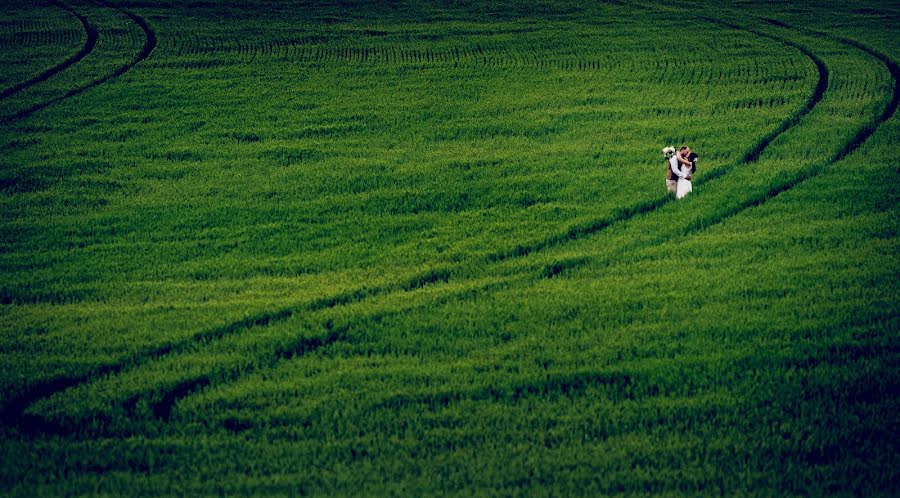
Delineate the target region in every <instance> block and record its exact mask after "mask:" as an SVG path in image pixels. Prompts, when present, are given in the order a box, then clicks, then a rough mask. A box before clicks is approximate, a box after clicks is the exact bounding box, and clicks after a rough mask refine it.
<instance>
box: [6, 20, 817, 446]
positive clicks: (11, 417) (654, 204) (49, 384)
mask: <svg viewBox="0 0 900 498" xmlns="http://www.w3.org/2000/svg"><path fill="white" fill-rule="evenodd" d="M129 17H130V16H129ZM135 17H136V16H135ZM133 19H134V18H133ZM717 22H718V23H720V24H723V23H724V21H717ZM144 26H146V23H144V24H143V26H142V27H144ZM737 29H743V28H737ZM146 30H147V31H149V27H148V26H147V27H146ZM745 31H748V32H751V33H754V34H759V35H760V36H764V37H766V38H769V39H773V40H776V41H779V42H781V43H783V44H785V45H787V46H789V47H792V48H796V49H798V50H800V48H799V45H798V44H795V43H794V42H791V41H789V40H787V39H783V38H780V37H776V36H774V35H769V34H764V33H760V32H758V31H755V30H749V29H748V30H745ZM150 32H151V33H152V31H150ZM152 40H153V41H152V43H151V38H150V36H149V35H148V42H147V44H145V50H144V51H142V54H144V53H145V52H146V55H145V56H144V57H140V56H139V57H138V58H136V62H134V63H133V64H131V65H130V66H128V69H130V67H133V65H134V64H136V63H137V62H139V61H140V60H143V59H144V58H146V56H149V53H150V52H151V51H152V48H153V46H155V41H156V39H155V36H154V37H153V38H152ZM148 46H149V47H150V48H149V49H147V47H148ZM800 51H801V53H803V54H804V55H806V56H807V57H809V58H810V59H811V60H812V61H813V63H814V64H815V65H816V67H817V68H818V71H819V81H818V82H817V85H816V89H815V90H814V92H813V94H812V96H811V97H810V99H809V100H808V101H807V102H806V103H805V104H804V106H803V107H801V108H800V109H799V110H798V111H796V112H795V113H794V114H793V115H792V116H791V117H789V118H788V120H786V121H785V122H784V123H782V125H781V126H780V127H779V128H778V129H777V130H776V131H775V132H773V133H770V134H769V135H767V137H765V138H764V139H763V140H761V141H760V142H759V143H758V144H757V145H756V146H755V147H754V149H753V150H751V151H750V152H748V153H747V154H745V156H744V161H750V162H752V161H755V160H756V158H758V157H759V154H761V152H762V151H763V150H764V149H765V148H766V147H767V146H768V145H769V144H771V142H772V141H774V140H775V138H777V137H778V136H779V135H781V134H783V133H785V132H786V131H788V130H789V129H791V128H793V127H794V126H796V125H797V124H798V122H799V121H800V118H801V117H802V116H805V115H806V114H808V113H809V112H811V111H812V109H813V108H814V107H815V105H816V104H818V103H819V102H820V101H821V99H822V98H823V96H824V89H825V88H827V80H828V70H827V68H826V67H825V65H824V63H822V61H821V60H820V59H818V57H815V56H814V55H813V54H812V53H811V52H809V51H808V50H806V49H805V48H804V49H803V50H800ZM138 59H140V60H138ZM120 71H121V73H124V72H125V71H127V69H125V70H120ZM107 79H111V77H109V78H107ZM97 84H99V83H97ZM93 86H96V85H93ZM79 93H80V92H79ZM760 144H761V145H760ZM757 149H758V150H757ZM754 151H756V152H754ZM738 164H741V162H739V163H738ZM743 164H746V163H743ZM734 166H736V165H733V166H732V167H729V168H727V169H728V171H731V170H732V169H733V167H734ZM725 173H726V172H723V173H721V174H719V175H717V177H721V176H724V174H725ZM717 177H714V178H717ZM707 181H709V180H707ZM670 201H671V198H670V197H668V196H667V197H663V198H659V199H655V200H651V201H647V202H644V203H641V204H638V205H636V206H631V207H628V208H624V209H622V210H620V211H618V212H617V213H615V214H614V215H613V216H611V217H609V218H604V219H602V220H597V221H594V222H591V223H590V224H587V225H582V226H580V227H575V228H572V229H570V230H569V231H567V232H566V233H564V234H561V235H558V236H555V237H552V238H549V239H546V240H545V241H541V242H539V243H536V244H532V245H529V246H518V247H516V248H514V249H512V250H511V251H504V252H500V253H494V254H491V255H489V256H488V257H487V262H489V263H494V262H499V261H504V260H507V259H510V258H514V257H521V256H526V255H528V254H531V253H534V252H537V251H540V250H543V249H546V248H549V247H552V246H558V245H562V244H564V243H566V242H569V241H573V240H576V239H579V238H583V237H586V236H591V235H593V234H596V233H598V232H600V231H602V230H603V229H605V228H608V227H609V226H612V225H613V224H615V223H618V222H623V221H627V220H629V219H631V218H634V217H635V216H638V215H641V214H645V213H649V212H652V211H654V210H656V209H658V208H660V207H662V206H663V205H665V204H667V203H668V202H670ZM584 262H586V260H585V261H579V262H578V263H577V264H575V263H571V262H567V263H563V264H562V266H560V267H559V268H548V269H545V270H544V272H543V276H547V277H553V276H555V275H557V274H559V273H561V272H563V271H567V270H569V269H571V268H574V267H575V266H578V265H580V264H583V263H584ZM450 275H451V270H450V269H446V268H445V269H438V270H430V271H428V272H425V273H424V274H423V275H421V276H419V277H416V278H414V279H413V280H412V281H411V282H407V283H406V284H401V285H399V286H398V285H387V286H384V287H380V288H375V289H366V288H362V289H359V290H357V291H353V292H350V293H346V294H341V295H338V296H335V297H332V298H325V299H322V300H319V301H316V302H314V303H312V304H309V305H307V306H303V307H300V308H297V307H290V308H285V309H281V310H277V311H273V312H264V313H262V314H260V315H256V316H253V317H250V318H245V319H243V320H239V321H236V322H233V323H231V324H229V325H226V326H223V327H217V328H214V329H210V330H206V331H202V332H199V333H197V334H195V335H194V336H191V337H189V338H188V339H186V340H184V341H181V342H178V343H170V344H166V345H163V346H160V347H157V348H153V349H151V350H147V351H142V352H138V353H136V354H134V355H131V356H129V357H128V358H127V359H125V360H123V361H120V362H117V363H112V364H106V365H102V366H98V367H96V368H93V369H91V370H89V371H88V372H86V373H84V374H82V375H79V376H72V377H62V378H56V379H51V380H48V381H46V382H44V383H40V384H36V385H34V386H33V387H31V388H27V389H26V390H25V391H24V392H23V393H22V394H20V395H19V396H17V397H15V398H14V399H12V400H9V401H8V402H7V403H6V406H5V407H4V409H3V410H2V412H0V424H2V425H4V426H6V427H15V426H18V427H20V429H24V430H25V431H28V428H27V427H22V426H23V425H25V424H27V425H28V426H31V428H33V429H37V428H39V427H41V426H42V424H43V423H42V422H41V421H39V420H36V419H35V417H34V416H26V415H25V411H26V410H27V409H28V407H29V406H31V405H32V404H34V403H35V402H37V401H39V400H41V399H44V398H47V397H50V396H52V395H54V394H56V393H59V392H62V391H65V390H68V389H70V388H72V387H75V386H77V385H80V384H84V383H87V382H90V381H92V380H95V379H97V378H99V377H105V376H111V375H118V374H120V373H123V372H125V371H126V370H130V369H133V368H138V367H139V366H140V365H141V364H142V363H144V362H147V361H152V360H155V359H159V358H161V357H164V356H167V355H171V354H175V353H178V352H182V351H186V350H187V349H188V348H190V347H193V346H195V345H196V344H197V343H210V342H212V341H215V340H218V339H221V338H223V337H225V336H228V335H233V334H237V333H241V332H246V331H247V330H250V329H252V328H255V327H264V326H268V325H270V324H272V323H276V322H280V321H284V320H286V319H288V318H290V317H292V316H294V315H295V314H296V313H298V312H310V311H317V310H320V309H324V308H326V307H334V306H339V305H344V304H349V303H354V302H359V301H362V300H365V299H368V298H371V297H375V296H379V295H384V294H388V293H393V292H410V291H414V290H416V289H419V288H422V287H424V286H426V285H431V284H435V283H439V282H444V283H446V282H448V281H449V279H450ZM207 382H208V379H205V378H202V377H201V378H198V379H195V380H194V381H193V382H191V383H188V384H187V385H184V386H182V385H179V386H176V387H175V388H173V392H175V391H177V392H176V393H175V394H174V395H173V394H172V393H162V399H163V400H164V402H163V404H162V405H161V406H162V407H161V408H159V409H154V411H158V412H159V413H160V414H161V415H165V414H166V413H167V412H170V411H171V406H173V405H174V403H175V402H177V400H178V399H181V398H182V397H184V396H187V395H189V394H190V393H192V392H195V391H196V390H197V389H200V388H202V387H203V386H204V385H206V383H207ZM166 405H169V408H166Z"/></svg>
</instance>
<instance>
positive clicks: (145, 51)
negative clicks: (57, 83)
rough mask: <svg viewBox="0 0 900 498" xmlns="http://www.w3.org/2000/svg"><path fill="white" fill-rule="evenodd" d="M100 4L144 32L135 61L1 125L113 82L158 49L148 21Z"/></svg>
mask: <svg viewBox="0 0 900 498" xmlns="http://www.w3.org/2000/svg"><path fill="white" fill-rule="evenodd" d="M98 2H99V3H100V4H101V5H103V6H105V7H107V8H110V9H113V10H117V11H119V12H121V13H122V14H124V15H125V16H126V17H128V18H129V19H130V20H131V21H132V22H134V23H135V24H137V25H138V26H139V27H140V28H141V30H142V31H143V32H144V46H143V47H142V48H141V51H140V52H138V54H137V55H136V56H135V57H134V59H132V60H131V62H129V63H127V64H125V65H123V66H121V67H119V68H118V69H116V70H115V71H113V72H111V73H109V74H107V75H106V76H104V77H102V78H99V79H96V80H93V81H91V82H89V83H87V84H85V85H83V86H80V87H78V88H74V89H72V90H69V91H68V92H66V93H65V94H63V95H60V96H59V97H55V98H53V99H50V100H48V101H46V102H43V103H40V104H36V105H33V106H31V107H29V108H27V109H23V110H21V111H19V112H17V113H15V114H12V115H10V116H6V117H3V118H0V124H9V123H12V122H15V121H19V120H21V119H24V118H27V117H28V116H31V115H32V114H34V113H36V112H38V111H41V110H43V109H46V108H48V107H50V106H52V105H55V104H58V103H60V102H63V101H64V100H68V99H70V98H72V97H75V96H77V95H81V94H82V93H84V92H86V91H88V90H90V89H92V88H95V87H98V86H100V85H102V84H104V83H106V82H108V81H110V80H113V79H115V78H118V77H119V76H122V75H123V74H125V73H127V72H128V71H130V70H131V69H132V68H133V67H134V66H136V65H138V64H139V63H140V62H141V61H143V60H144V59H146V58H148V57H150V54H152V53H153V49H155V48H156V45H157V37H156V32H154V31H153V28H151V27H150V25H149V24H148V23H147V21H146V20H145V19H144V18H143V17H141V16H139V15H137V14H135V13H133V12H131V11H128V10H124V9H121V8H119V7H115V6H113V5H110V4H109V3H108V2H106V0H98Z"/></svg>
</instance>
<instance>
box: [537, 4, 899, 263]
mask: <svg viewBox="0 0 900 498" xmlns="http://www.w3.org/2000/svg"><path fill="white" fill-rule="evenodd" d="M760 19H761V20H763V21H765V22H768V23H770V24H773V25H776V26H779V27H783V28H787V29H792V30H795V31H806V32H808V33H810V34H812V35H814V36H819V37H823V38H832V39H834V40H837V41H838V42H840V43H842V44H844V45H847V46H850V47H853V48H855V49H858V50H860V51H862V52H865V53H867V54H869V55H870V56H872V57H873V58H875V59H877V60H878V61H879V62H881V63H882V64H884V66H885V67H886V68H887V69H888V72H889V73H890V75H891V79H892V80H893V82H894V83H893V87H892V90H891V98H890V100H889V101H888V103H887V105H885V107H884V109H883V110H882V111H881V113H880V114H879V115H878V116H877V117H876V118H875V120H874V122H873V123H870V124H867V125H865V126H863V127H862V128H861V129H859V131H857V132H856V134H854V135H853V137H852V138H850V140H848V141H847V142H846V143H844V145H843V146H841V148H840V149H838V150H837V151H836V152H835V153H834V154H833V155H832V156H831V157H830V158H829V159H827V160H826V161H824V162H821V163H818V164H813V165H811V166H808V167H806V168H803V169H801V170H800V171H798V172H796V173H794V174H793V175H792V176H791V177H790V178H789V179H788V180H787V181H785V182H783V183H781V184H780V185H777V186H775V187H773V188H771V189H769V190H767V191H766V192H763V193H762V194H760V195H756V196H754V197H751V198H749V199H745V200H744V201H743V202H741V203H739V204H738V205H737V206H734V207H733V208H732V209H730V210H728V211H726V212H724V213H720V214H719V215H718V216H716V217H714V218H711V219H706V220H702V219H701V220H699V221H696V222H694V223H692V224H690V225H688V226H687V227H686V228H685V229H684V230H683V231H682V232H681V233H680V234H679V236H681V237H686V236H690V235H692V234H694V233H697V232H699V231H701V230H704V229H706V228H709V227H712V226H715V225H718V224H721V223H723V222H725V221H726V220H728V219H729V218H732V217H734V216H737V215H739V214H741V213H742V212H744V211H745V210H747V209H750V208H753V207H757V206H760V205H762V204H764V203H766V202H768V201H769V200H771V199H774V198H776V197H778V196H779V195H781V194H783V193H785V192H787V191H789V190H791V189H793V188H794V187H796V186H798V185H800V184H801V183H803V182H805V181H807V180H810V179H812V178H814V177H816V176H817V175H819V174H820V173H822V172H823V171H824V170H825V169H826V168H827V167H828V166H831V165H833V164H835V163H837V162H839V161H841V160H842V159H844V158H846V157H847V156H849V155H850V154H852V153H853V152H854V151H856V150H857V149H858V148H859V147H860V146H861V145H862V144H863V143H865V141H866V140H868V139H869V137H871V136H872V135H873V134H874V133H875V131H876V130H877V129H878V128H879V127H880V126H881V125H882V124H884V123H885V122H887V121H888V120H889V119H891V117H893V116H894V114H895V113H896V111H897V107H898V103H900V66H898V64H897V63H896V62H895V61H893V60H892V59H891V58H890V57H888V56H887V55H885V54H883V53H881V52H879V51H877V50H875V49H873V48H871V47H869V46H867V45H865V44H863V43H860V42H858V41H856V40H851V39H848V38H843V37H838V36H834V35H829V34H825V33H821V32H818V31H814V30H809V29H805V28H798V27H794V26H790V25H788V24H785V23H783V22H781V21H777V20H774V19H767V18H760ZM772 140H774V137H773V139H772ZM772 140H769V143H771V141H772ZM749 156H750V154H748V157H749ZM756 157H759V155H758V154H757V155H756ZM669 240H671V239H669ZM589 262H591V259H590V258H587V257H578V258H567V259H563V260H560V261H557V262H555V263H553V264H550V265H548V266H546V267H544V269H543V271H542V273H543V274H544V276H545V277H547V278H553V277H555V276H556V275H558V274H561V273H563V272H566V271H569V270H571V269H573V268H576V267H579V266H583V265H586V264H588V263H589Z"/></svg>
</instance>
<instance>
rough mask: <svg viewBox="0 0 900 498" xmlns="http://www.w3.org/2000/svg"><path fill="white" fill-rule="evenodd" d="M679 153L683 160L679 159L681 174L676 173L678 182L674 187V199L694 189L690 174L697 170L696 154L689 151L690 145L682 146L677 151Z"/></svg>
mask: <svg viewBox="0 0 900 498" xmlns="http://www.w3.org/2000/svg"><path fill="white" fill-rule="evenodd" d="M679 155H681V157H682V158H683V159H684V161H679V163H680V164H679V167H680V169H681V173H682V174H681V175H678V184H677V185H676V187H675V198H676V199H681V198H682V197H684V196H686V195H688V193H689V192H691V191H692V190H694V185H693V184H692V183H691V178H693V177H692V175H693V174H694V172H695V171H697V154H695V153H694V152H691V148H690V147H684V148H682V150H680V151H679ZM685 163H687V164H685Z"/></svg>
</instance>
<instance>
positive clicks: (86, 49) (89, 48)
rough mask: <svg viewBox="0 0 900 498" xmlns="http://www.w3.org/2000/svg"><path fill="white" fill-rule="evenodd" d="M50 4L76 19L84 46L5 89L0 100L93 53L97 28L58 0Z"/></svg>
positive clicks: (47, 77) (48, 77)
mask: <svg viewBox="0 0 900 498" xmlns="http://www.w3.org/2000/svg"><path fill="white" fill-rule="evenodd" d="M50 3H51V4H53V5H55V6H56V7H58V8H60V9H62V10H64V11H66V12H68V13H70V14H72V15H73V16H75V17H76V18H77V19H78V21H79V22H80V23H81V28H82V29H83V30H84V34H85V35H86V36H87V39H85V41H84V45H83V46H82V47H81V50H79V51H78V52H77V53H75V54H73V55H72V56H71V57H69V58H68V59H66V60H64V61H62V62H60V63H59V64H57V65H55V66H53V67H51V68H50V69H47V70H46V71H44V72H43V73H41V74H39V75H37V76H35V77H33V78H31V79H29V80H27V81H23V82H21V83H18V84H15V85H13V86H11V87H9V88H6V89H4V90H2V91H0V100H3V99H5V98H7V97H10V96H12V95H14V94H16V93H18V92H20V91H22V90H24V89H26V88H28V87H31V86H34V85H37V84H38V83H41V82H44V81H47V80H48V79H50V78H51V77H53V76H54V75H55V74H57V73H59V72H62V71H64V70H66V69H68V68H69V67H70V66H72V65H74V64H75V63H77V62H78V61H80V60H81V59H84V58H85V57H86V56H87V55H88V54H90V53H91V52H93V51H94V47H95V46H96V45H97V38H98V37H99V34H98V33H97V28H96V27H94V25H93V24H91V22H90V21H89V20H88V19H87V18H86V17H84V16H83V15H81V14H80V13H78V12H77V11H76V10H75V9H74V8H72V7H70V6H69V5H66V4H64V3H62V2H60V1H59V0H50Z"/></svg>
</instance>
